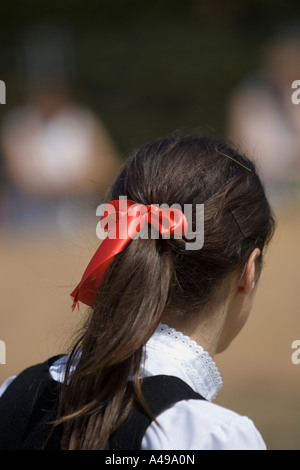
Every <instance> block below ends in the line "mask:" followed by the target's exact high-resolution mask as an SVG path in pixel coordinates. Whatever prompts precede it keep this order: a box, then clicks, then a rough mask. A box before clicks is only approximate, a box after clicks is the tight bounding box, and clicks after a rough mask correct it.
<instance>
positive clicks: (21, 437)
mask: <svg viewBox="0 0 300 470" xmlns="http://www.w3.org/2000/svg"><path fill="white" fill-rule="evenodd" d="M120 198H123V199H120ZM110 200H111V201H110V204H109V206H107V207H108V209H107V210H106V212H105V214H104V219H103V222H105V223H104V228H109V232H108V235H107V238H106V239H105V240H104V241H103V242H102V244H101V245H100V247H99V249H98V250H97V252H96V254H95V255H94V257H93V259H92V260H91V262H90V263H89V265H88V267H87V269H86V271H85V273H84V275H83V277H82V280H81V282H80V283H79V285H78V286H77V288H76V289H75V290H74V291H73V292H72V294H71V295H72V297H73V299H74V306H75V305H76V304H77V303H78V302H80V301H81V302H83V303H85V304H87V305H89V306H90V307H91V309H90V316H89V318H88V320H87V321H86V324H85V327H84V328H83V331H81V332H80V335H79V339H78V340H77V342H76V344H75V345H74V346H73V349H72V352H71V353H70V354H69V355H65V356H60V357H58V358H52V359H51V360H49V361H47V362H46V363H44V364H42V365H37V366H34V367H32V368H30V369H28V370H27V371H25V372H23V373H22V374H20V375H19V376H18V377H17V378H16V379H15V380H13V381H10V382H9V385H8V386H7V387H6V390H5V391H4V393H3V395H2V398H1V399H0V412H1V413H2V416H3V419H2V420H1V421H2V422H1V424H0V448H27V449H34V448H48V449H49V448H50V449H54V448H60V449H124V450H125V449H126V450H128V449H138V448H140V449H145V450H146V449H148V450H150V449H151V450H154V449H159V450H161V449H181V450H183V449H187V450H188V449H193V450H195V449H210V450H214V449H235V450H237V449H265V444H264V441H263V439H262V437H261V435H260V433H259V432H258V431H257V430H256V428H255V426H254V424H253V423H252V421H250V420H249V419H248V418H247V417H242V416H240V415H238V414H236V413H235V412H233V411H231V410H228V409H225V408H223V407H220V406H218V405H216V404H213V403H212V400H213V398H214V397H215V396H216V394H217V392H218V391H219V389H220V388H221V386H222V380H221V377H220V374H219V372H218V369H217V367H216V365H215V363H214V362H213V356H214V355H215V354H217V353H220V352H222V351H223V350H224V349H226V348H227V347H228V345H229V344H230V342H231V341H232V340H233V339H234V337H235V336H236V335H237V334H238V333H239V331H240V330H241V328H242V327H243V325H244V324H245V322H246V320H247V317H248V315H249V312H250V309H251V306H252V302H253V299H254V295H255V291H256V285H257V281H258V279H259V276H260V273H261V269H262V261H263V253H264V251H265V247H266V246H267V244H268V242H269V241H270V239H271V237H272V235H273V231H274V219H273V217H272V213H271V209H270V206H269V204H268V201H267V199H266V196H265V192H264V189H263V186H262V184H261V181H260V179H259V176H258V175H257V172H256V169H255V166H254V164H253V163H252V162H251V161H249V159H248V158H246V157H245V156H242V155H240V154H239V153H238V152H237V151H236V150H234V149H233V148H231V147H230V146H229V145H228V144H227V143H225V142H222V141H218V140H214V139H211V138H207V137H197V136H182V135H176V136H171V137H169V138H166V139H162V140H159V141H156V142H152V143H149V144H148V145H145V146H143V147H142V148H141V149H139V150H137V151H135V152H134V153H133V154H132V155H131V156H130V157H129V158H128V160H127V161H126V163H125V165H124V167H123V169H122V171H121V172H120V174H119V176H118V178H117V180H116V181H115V183H114V184H113V186H112V191H111V197H110ZM121 203H122V204H121ZM161 204H166V205H167V207H169V208H170V207H172V206H173V207H176V209H174V211H173V212H172V211H170V210H168V209H166V208H165V209H164V208H162V209H160V208H158V207H157V205H161ZM175 205H176V206H175ZM185 205H186V206H185ZM200 205H203V206H202V207H203V208H204V211H203V216H204V220H203V221H202V222H203V224H202V225H201V224H199V223H198V222H199V221H198V220H196V219H197V217H198V216H199V214H197V211H196V209H197V207H199V206H200ZM121 206H122V207H121ZM185 207H189V208H192V211H191V213H192V218H188V217H187V215H186V213H185V212H186V211H184V208H185ZM196 216H197V217H196ZM114 218H115V220H113V219H114ZM198 218H199V217H198ZM121 220H122V221H123V222H124V220H125V222H126V223H125V225H124V223H123V222H122V224H123V225H122V229H121ZM199 226H200V228H201V227H203V228H204V230H203V234H202V235H204V239H203V243H202V244H200V246H198V248H197V249H193V248H192V247H191V243H190V244H189V245H188V244H187V242H188V237H189V238H190V234H191V233H194V234H195V239H197V236H198V239H199V236H200V235H201V234H199V233H197V230H198V232H199ZM133 227H134V229H133ZM153 227H154V228H155V229H156V232H154V231H153ZM142 232H143V236H141V233H142ZM153 233H155V236H153ZM112 234H114V236H112ZM151 235H152V236H151ZM29 384H30V386H29ZM25 387H26V388H25ZM4 388H5V387H4ZM24 390H26V391H27V398H24ZM31 395H32V399H31V398H29V396H31ZM20 400H21V401H20ZM16 408H18V410H17V411H16ZM24 416H26V418H24ZM21 421H22V422H23V425H22V426H21V424H20V422H21ZM16 422H18V423H19V424H16ZM12 423H14V425H12ZM53 423H54V424H53ZM20 428H22V430H20ZM16 435H17V437H16Z"/></svg>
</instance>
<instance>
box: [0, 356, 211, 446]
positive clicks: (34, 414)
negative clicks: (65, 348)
mask: <svg viewBox="0 0 300 470" xmlns="http://www.w3.org/2000/svg"><path fill="white" fill-rule="evenodd" d="M59 357H61V356H55V357H52V358H50V359H48V360H47V361H45V362H43V363H41V364H37V365H35V366H32V367H29V368H28V369H26V370H25V371H23V372H22V373H21V374H19V375H18V376H17V377H16V378H15V380H14V381H13V382H12V383H11V384H10V385H9V387H8V388H7V390H6V391H5V392H4V394H3V395H2V397H1V398H0V417H1V420H0V450H40V449H46V450H60V448H61V438H62V426H61V425H59V426H56V427H55V428H54V432H52V430H53V425H52V422H53V420H54V419H55V418H56V416H57V412H58V398H59V389H60V384H59V383H58V382H56V381H55V380H53V379H52V377H51V376H50V373H49V368H50V367H51V365H52V364H53V363H54V362H55V361H56V360H57V359H58V358H59ZM142 392H143V395H144V397H145V399H146V401H147V403H148V406H149V408H150V410H151V411H152V413H153V415H154V416H155V417H157V416H158V415H159V414H160V413H162V412H163V411H164V410H166V409H167V408H169V407H170V406H172V405H173V404H175V403H176V402H178V401H181V400H187V399H204V398H203V397H202V396H201V395H199V394H198V393H196V392H195V391H194V390H193V389H192V388H191V387H190V386H189V385H187V384H186V383H185V382H184V381H182V380H181V379H179V378H177V377H174V376H167V375H156V376H151V377H147V378H145V379H143V381H142ZM151 422H152V419H151V418H150V417H149V416H148V415H147V413H146V412H145V411H144V409H143V407H142V406H141V404H140V403H139V402H136V403H135V406H134V408H133V411H132V412H131V414H130V415H129V416H128V418H127V419H126V420H125V421H124V422H123V423H122V424H121V426H120V427H119V428H118V430H117V431H116V432H115V433H114V434H113V435H112V436H111V438H110V441H109V449H111V450H134V449H140V448H141V443H142V439H143V436H144V434H145V432H146V429H147V427H148V426H149V425H150V424H151ZM50 434H51V437H50V439H48V438H49V436H50ZM45 443H46V445H45Z"/></svg>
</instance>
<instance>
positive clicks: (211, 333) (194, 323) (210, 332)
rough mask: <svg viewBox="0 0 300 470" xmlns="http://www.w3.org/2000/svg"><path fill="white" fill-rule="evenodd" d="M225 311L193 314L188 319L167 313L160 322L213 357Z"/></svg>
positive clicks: (170, 312) (222, 309)
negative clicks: (188, 338)
mask: <svg viewBox="0 0 300 470" xmlns="http://www.w3.org/2000/svg"><path fill="white" fill-rule="evenodd" d="M225 311H226V309H225V308H224V307H222V308H220V309H219V310H217V311H215V312H210V313H208V312H205V313H203V312H202V313H200V314H193V315H191V316H190V317H189V318H186V317H187V316H182V315H178V314H176V313H174V312H172V311H168V312H167V313H166V314H165V315H163V317H162V322H163V323H166V324H167V325H169V326H170V327H171V328H174V329H175V330H177V331H181V332H182V333H183V334H184V335H186V336H189V337H190V338H191V339H192V340H194V341H196V343H197V344H200V345H201V346H202V347H203V348H204V349H205V351H207V352H208V353H209V355H210V356H211V357H214V355H215V354H216V352H217V349H218V343H219V339H220V336H221V334H222V331H223V328H224V324H225V320H226V315H225Z"/></svg>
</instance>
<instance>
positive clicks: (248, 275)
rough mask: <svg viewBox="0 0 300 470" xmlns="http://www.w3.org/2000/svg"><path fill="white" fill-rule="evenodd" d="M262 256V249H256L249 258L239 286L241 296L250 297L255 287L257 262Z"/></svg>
mask: <svg viewBox="0 0 300 470" xmlns="http://www.w3.org/2000/svg"><path fill="white" fill-rule="evenodd" d="M259 256H260V249H259V248H255V249H254V250H253V251H252V253H251V255H250V256H249V259H248V262H247V265H246V269H245V271H244V273H243V275H242V277H241V279H240V282H239V286H238V293H239V294H241V295H248V294H249V293H250V292H251V291H252V290H253V288H254V286H255V279H256V272H255V269H256V265H255V260H256V259H257V258H258V257H259Z"/></svg>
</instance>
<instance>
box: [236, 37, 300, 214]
mask: <svg viewBox="0 0 300 470" xmlns="http://www.w3.org/2000/svg"><path fill="white" fill-rule="evenodd" d="M262 59H263V61H262V66H261V67H260V69H258V70H257V71H254V73H253V74H251V75H250V76H249V77H247V78H246V79H245V80H244V81H243V83H242V84H241V85H240V86H239V87H238V89H237V90H236V91H235V92H234V93H233V95H232V97H231V100H230V104H229V136H230V138H231V139H232V141H233V142H235V143H236V144H237V145H238V146H239V147H240V148H241V150H242V151H245V152H246V153H247V154H249V155H252V156H253V158H254V159H255V160H256V163H257V165H258V167H259V168H260V172H261V175H262V178H263V179H264V182H265V186H266V190H267V193H268V195H269V197H270V200H271V202H272V203H274V206H275V207H277V208H279V207H282V206H284V205H285V204H286V203H290V202H293V201H295V200H297V199H298V198H299V188H300V106H297V105H295V104H293V102H292V99H291V97H292V93H293V90H292V88H291V86H292V83H293V81H294V80H297V79H299V78H300V31H298V32H297V31H296V32H295V31H292V30H288V31H287V32H284V33H282V34H281V35H278V36H277V37H276V38H275V39H272V40H270V41H269V42H268V43H267V44H266V45H265V47H263V52H262Z"/></svg>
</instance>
